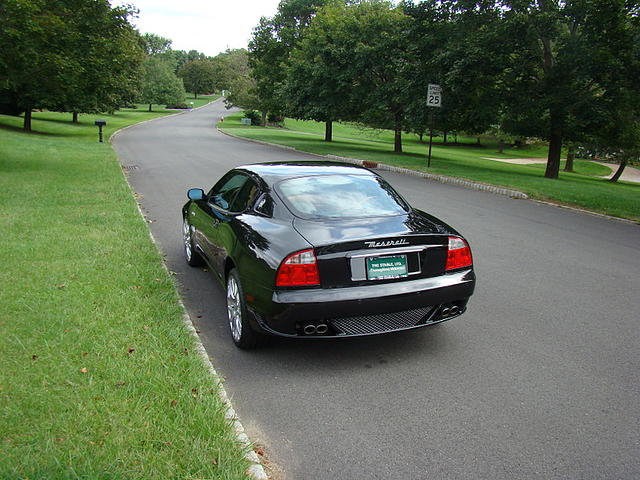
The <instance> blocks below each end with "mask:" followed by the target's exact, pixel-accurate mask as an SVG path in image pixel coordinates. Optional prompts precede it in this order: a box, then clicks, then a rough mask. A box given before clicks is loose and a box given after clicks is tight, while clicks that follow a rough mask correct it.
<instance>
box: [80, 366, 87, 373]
mask: <svg viewBox="0 0 640 480" xmlns="http://www.w3.org/2000/svg"><path fill="white" fill-rule="evenodd" d="M88 371H89V369H88V368H87V367H82V368H81V369H80V373H87V372H88Z"/></svg>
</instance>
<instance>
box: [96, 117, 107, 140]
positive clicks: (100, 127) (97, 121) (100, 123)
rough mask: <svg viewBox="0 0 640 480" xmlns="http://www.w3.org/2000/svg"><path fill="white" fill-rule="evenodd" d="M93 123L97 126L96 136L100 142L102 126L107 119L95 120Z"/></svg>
mask: <svg viewBox="0 0 640 480" xmlns="http://www.w3.org/2000/svg"><path fill="white" fill-rule="evenodd" d="M94 123H95V124H96V125H97V126H98V138H99V140H100V143H102V127H104V126H105V125H106V124H107V121H106V120H96V121H95V122H94Z"/></svg>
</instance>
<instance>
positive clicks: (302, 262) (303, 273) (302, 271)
mask: <svg viewBox="0 0 640 480" xmlns="http://www.w3.org/2000/svg"><path fill="white" fill-rule="evenodd" d="M302 285H320V273H319V272H318V262H317V260H316V256H315V254H314V253H313V249H309V250H303V251H301V252H296V253H292V254H291V255H289V256H288V257H287V258H285V259H284V261H283V262H282V263H281V264H280V268H278V273H277V275H276V286H278V287H295V286H302Z"/></svg>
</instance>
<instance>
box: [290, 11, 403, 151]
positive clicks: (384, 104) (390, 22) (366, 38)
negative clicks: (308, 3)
mask: <svg viewBox="0 0 640 480" xmlns="http://www.w3.org/2000/svg"><path fill="white" fill-rule="evenodd" d="M411 21H412V19H411V18H410V17H408V16H407V15H405V14H404V13H403V12H402V10H401V9H400V8H395V7H393V6H392V5H391V3H390V2H386V1H379V0H371V1H367V2H361V3H356V4H352V5H344V4H336V5H329V6H327V7H325V8H323V9H322V10H320V11H319V12H318V15H317V17H316V18H315V19H314V20H313V21H312V22H311V25H312V26H311V27H310V28H311V31H310V32H305V33H304V35H303V38H304V36H305V35H307V34H310V35H312V36H313V41H316V40H317V41H318V42H320V44H319V47H320V48H321V52H319V53H320V55H319V56H318V55H316V56H314V57H312V58H307V59H306V61H307V62H308V63H309V64H310V65H307V66H306V67H305V66H304V64H303V62H304V59H298V58H296V68H306V69H307V71H308V72H310V73H312V74H313V75H315V76H316V80H314V81H316V82H317V87H319V86H320V84H321V83H324V84H325V88H324V90H323V91H322V93H323V94H325V95H331V94H332V93H331V92H332V91H335V92H337V93H338V95H339V100H338V103H339V101H340V100H342V99H347V98H351V99H357V103H356V102H355V101H354V102H350V103H349V110H351V112H352V115H353V116H354V117H355V116H356V115H357V118H358V120H359V121H361V122H362V123H365V124H367V125H370V126H375V127H384V128H388V127H390V128H392V129H393V130H394V132H395V141H394V151H395V152H402V130H403V127H404V120H405V114H406V108H407V106H408V105H409V104H410V102H411V101H412V93H411V91H410V89H409V88H408V86H409V82H410V73H411V69H410V66H411V59H412V56H411V52H410V49H409V45H410V41H409V40H410V39H409V38H408V37H407V36H406V35H405V33H406V32H407V31H408V30H409V28H410V25H411ZM314 25H318V26H317V27H315V28H316V29H319V30H321V32H317V31H316V30H314ZM310 38H311V37H310ZM311 41H312V40H308V42H311ZM303 46H305V48H307V51H306V53H307V55H312V54H313V52H312V51H311V50H312V49H310V48H308V47H307V46H306V45H304V40H303ZM323 57H324V58H323ZM316 61H319V62H324V63H321V65H324V64H326V65H327V66H329V67H330V68H331V71H330V72H329V75H326V74H325V73H324V72H322V71H319V70H317V69H316V71H315V72H314V71H313V70H314V66H313V65H312V64H313V62H316ZM320 68H322V67H321V66H320ZM334 75H337V76H336V77H335V78H334V79H332V78H329V77H333V76H334ZM314 86H315V85H314ZM300 87H301V88H303V86H302V85H300ZM291 90H292V89H290V90H289V91H291ZM309 90H310V89H307V90H303V91H302V93H303V94H306V95H310V96H313V95H314V94H313V92H311V91H309ZM318 100H319V101H318ZM314 102H315V103H312V104H311V105H310V106H309V107H304V106H302V103H303V102H300V101H298V105H299V106H301V107H302V108H303V111H305V110H306V112H307V113H313V112H312V111H311V110H312V109H313V108H316V110H317V111H318V112H320V113H322V114H324V115H327V114H331V112H332V111H333V112H335V109H336V108H337V106H338V105H337V104H331V102H332V100H331V99H326V100H324V101H323V100H322V99H318V96H317V95H316V96H315V97H314ZM320 105H321V106H322V108H321V109H318V107H317V106H320ZM327 107H328V108H327ZM321 110H322V111H321ZM345 110H346V109H345ZM345 110H343V111H341V112H340V116H339V117H338V118H340V117H344V116H345V114H346V111H345ZM327 120H332V118H327Z"/></svg>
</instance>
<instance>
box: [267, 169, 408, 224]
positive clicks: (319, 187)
mask: <svg viewBox="0 0 640 480" xmlns="http://www.w3.org/2000/svg"><path fill="white" fill-rule="evenodd" d="M276 189H277V191H278V193H279V194H280V196H281V197H283V199H284V201H285V203H286V204H287V206H288V207H289V208H290V209H291V210H292V211H293V213H294V214H295V215H297V216H300V217H303V218H304V217H331V218H345V217H375V216H381V215H399V214H404V213H407V211H408V207H407V205H406V203H405V202H404V201H403V200H402V198H400V196H399V195H398V194H397V193H396V192H395V190H393V188H391V186H390V185H389V184H388V183H386V182H385V181H384V180H382V179H381V178H378V177H371V176H364V175H317V176H309V177H298V178H291V179H289V180H283V181H282V182H280V183H278V185H277V187H276Z"/></svg>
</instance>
